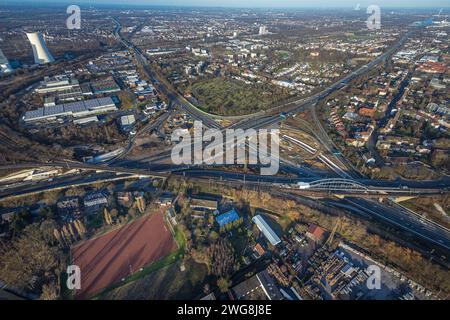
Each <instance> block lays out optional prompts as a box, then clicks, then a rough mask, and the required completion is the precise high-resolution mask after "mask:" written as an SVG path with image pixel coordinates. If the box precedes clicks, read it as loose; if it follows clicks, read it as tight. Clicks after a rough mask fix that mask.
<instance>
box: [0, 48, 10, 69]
mask: <svg viewBox="0 0 450 320" xmlns="http://www.w3.org/2000/svg"><path fill="white" fill-rule="evenodd" d="M10 72H12V68H11V65H10V64H9V61H8V59H7V58H6V57H5V55H4V54H3V51H2V49H0V75H1V74H3V73H10Z"/></svg>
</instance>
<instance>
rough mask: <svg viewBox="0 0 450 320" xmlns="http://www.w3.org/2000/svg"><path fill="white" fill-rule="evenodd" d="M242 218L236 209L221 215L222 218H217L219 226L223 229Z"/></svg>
mask: <svg viewBox="0 0 450 320" xmlns="http://www.w3.org/2000/svg"><path fill="white" fill-rule="evenodd" d="M240 218H241V217H239V215H238V213H237V212H236V210H235V209H233V210H231V211H228V212H226V213H224V214H221V215H220V216H217V217H216V221H217V223H218V224H219V226H220V227H221V228H222V227H224V226H226V225H227V224H230V223H233V222H234V221H236V220H239V219H240Z"/></svg>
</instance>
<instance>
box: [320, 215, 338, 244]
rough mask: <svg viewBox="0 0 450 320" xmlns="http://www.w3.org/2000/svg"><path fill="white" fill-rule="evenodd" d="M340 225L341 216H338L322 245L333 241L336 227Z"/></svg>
mask: <svg viewBox="0 0 450 320" xmlns="http://www.w3.org/2000/svg"><path fill="white" fill-rule="evenodd" d="M340 225H341V217H339V218H338V221H336V224H335V225H334V227H333V230H332V231H331V234H330V236H329V237H328V239H327V241H325V243H324V245H323V246H324V247H325V246H330V245H331V243H333V240H334V236H335V234H336V231H337V229H338V227H339V226H340Z"/></svg>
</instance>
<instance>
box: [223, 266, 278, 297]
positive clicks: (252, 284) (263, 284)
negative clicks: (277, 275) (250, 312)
mask: <svg viewBox="0 0 450 320" xmlns="http://www.w3.org/2000/svg"><path fill="white" fill-rule="evenodd" d="M231 294H232V296H233V298H234V299H236V300H283V296H282V294H281V292H280V290H279V289H278V287H277V285H276V284H275V281H274V280H273V278H272V277H271V276H270V275H269V273H268V272H267V270H264V271H261V272H259V273H257V274H256V275H254V276H253V277H251V278H249V279H248V280H246V281H244V282H241V283H240V284H238V285H237V286H235V287H233V288H232V289H231Z"/></svg>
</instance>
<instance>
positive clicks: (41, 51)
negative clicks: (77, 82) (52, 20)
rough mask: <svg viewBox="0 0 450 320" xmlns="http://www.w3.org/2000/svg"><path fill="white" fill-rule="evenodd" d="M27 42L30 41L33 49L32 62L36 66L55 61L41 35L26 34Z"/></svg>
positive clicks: (35, 33)
mask: <svg viewBox="0 0 450 320" xmlns="http://www.w3.org/2000/svg"><path fill="white" fill-rule="evenodd" d="M27 37H28V40H30V43H31V46H32V47H33V54H34V62H35V63H37V64H44V63H50V62H53V61H55V59H53V56H52V54H51V53H50V51H48V48H47V46H46V44H45V41H44V38H43V37H42V34H41V33H39V32H33V33H27Z"/></svg>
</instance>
